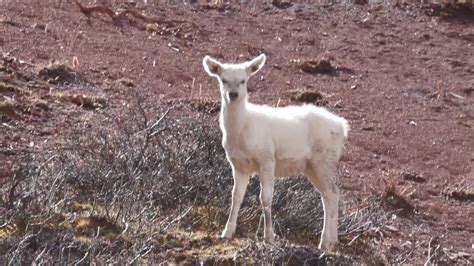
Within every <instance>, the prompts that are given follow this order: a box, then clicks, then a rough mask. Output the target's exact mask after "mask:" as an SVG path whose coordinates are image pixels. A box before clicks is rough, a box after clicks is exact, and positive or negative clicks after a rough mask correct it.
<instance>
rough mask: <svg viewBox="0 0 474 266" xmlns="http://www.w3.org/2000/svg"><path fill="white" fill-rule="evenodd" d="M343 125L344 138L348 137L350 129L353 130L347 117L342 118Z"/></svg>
mask: <svg viewBox="0 0 474 266" xmlns="http://www.w3.org/2000/svg"><path fill="white" fill-rule="evenodd" d="M341 125H342V130H343V133H344V138H345V139H347V135H348V134H349V130H351V127H350V126H349V122H347V120H346V119H344V118H341Z"/></svg>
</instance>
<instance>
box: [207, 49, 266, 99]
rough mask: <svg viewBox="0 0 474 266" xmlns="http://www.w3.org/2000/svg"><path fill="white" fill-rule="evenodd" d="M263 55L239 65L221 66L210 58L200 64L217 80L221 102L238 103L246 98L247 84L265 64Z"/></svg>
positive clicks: (221, 64)
mask: <svg viewBox="0 0 474 266" xmlns="http://www.w3.org/2000/svg"><path fill="white" fill-rule="evenodd" d="M265 60H266V57H265V55H264V54H261V55H259V56H258V57H256V58H254V59H252V60H250V61H248V62H245V63H241V64H223V63H221V62H219V61H217V60H216V59H213V58H211V57H210V56H206V57H204V60H203V61H202V64H203V66H204V69H205V70H206V72H207V73H208V74H209V75H210V76H212V77H216V78H217V80H219V87H220V90H221V96H222V100H223V101H225V102H226V103H234V102H240V101H241V100H243V99H245V98H246V97H247V82H248V80H249V77H250V76H252V75H254V74H256V73H257V72H258V71H259V70H260V69H261V68H262V67H263V65H264V64H265Z"/></svg>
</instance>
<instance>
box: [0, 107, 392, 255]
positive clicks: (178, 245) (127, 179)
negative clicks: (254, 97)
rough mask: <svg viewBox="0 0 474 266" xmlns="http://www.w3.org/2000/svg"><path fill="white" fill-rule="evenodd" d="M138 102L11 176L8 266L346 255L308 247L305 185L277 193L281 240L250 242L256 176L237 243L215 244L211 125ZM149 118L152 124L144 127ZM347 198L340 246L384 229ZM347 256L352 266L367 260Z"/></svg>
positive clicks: (216, 145)
mask: <svg viewBox="0 0 474 266" xmlns="http://www.w3.org/2000/svg"><path fill="white" fill-rule="evenodd" d="M141 102H143V101H142V100H138V101H137V103H136V104H135V108H133V109H132V110H130V112H129V113H128V114H124V115H117V114H116V115H108V116H107V117H105V118H104V119H105V120H104V121H106V122H105V123H104V124H106V125H107V126H106V127H105V126H104V127H99V128H98V129H97V130H92V131H90V130H89V129H87V130H86V129H85V130H81V131H78V132H76V134H73V135H70V136H69V137H68V140H67V143H68V144H67V145H65V146H63V147H61V148H59V149H58V150H56V151H55V152H53V153H50V154H49V155H45V156H46V158H44V159H40V158H37V159H36V160H35V161H34V162H33V161H32V162H31V164H29V165H26V166H24V167H22V168H20V169H17V170H16V172H15V175H14V176H16V178H14V179H13V180H11V181H9V182H7V184H5V185H4V186H3V187H2V195H3V196H2V199H1V202H2V206H1V208H2V212H3V213H5V214H6V215H5V216H4V217H3V218H2V221H1V223H2V224H3V226H2V228H1V229H0V236H1V238H2V250H3V251H4V252H6V253H3V254H2V256H5V258H6V260H7V261H9V262H11V263H13V262H18V263H20V262H21V263H31V262H33V261H36V262H50V263H53V262H60V261H61V262H69V263H78V262H89V263H90V262H94V261H102V262H112V261H115V260H117V259H119V258H120V260H121V261H122V260H124V259H125V261H129V262H132V261H136V262H138V261H141V262H145V261H149V260H152V261H155V262H157V261H160V260H164V258H165V257H167V258H168V259H171V260H173V261H174V262H176V263H184V262H192V263H197V262H199V261H204V262H206V263H208V264H212V263H233V262H248V263H251V262H254V263H256V262H259V263H260V262H269V263H272V262H273V263H281V262H283V261H291V262H292V263H295V264H299V263H302V262H303V261H306V260H310V261H314V262H325V261H326V262H328V261H347V260H348V259H349V258H347V257H339V256H335V257H334V256H322V257H321V254H319V253H317V251H316V250H315V248H314V247H315V245H316V244H317V242H318V241H319V232H320V229H321V225H322V206H321V202H320V200H319V199H318V197H319V195H318V193H317V192H316V191H315V190H314V188H313V187H312V185H311V184H310V183H309V182H307V181H306V180H305V179H303V178H298V179H296V180H294V179H283V180H282V181H280V182H278V183H277V185H276V191H277V193H276V195H278V196H277V197H276V198H275V201H274V206H275V207H274V208H275V230H277V234H278V235H280V236H282V237H283V239H288V240H283V239H282V240H279V241H277V244H276V245H275V246H265V245H263V244H259V243H258V242H257V243H255V242H254V241H255V240H254V239H255V238H256V237H257V239H260V238H261V234H262V232H261V230H259V231H258V232H254V229H255V228H257V227H258V224H259V223H260V220H261V218H260V208H259V203H258V200H257V198H258V193H259V189H258V184H257V182H258V180H256V179H252V181H251V182H252V183H253V184H251V185H250V186H249V191H248V194H249V196H248V197H247V198H246V200H245V202H244V206H243V210H242V214H241V219H242V225H243V226H242V228H241V229H239V232H238V234H239V238H238V239H236V240H235V241H231V242H230V243H224V242H221V240H219V239H218V238H217V235H218V232H219V231H220V230H221V229H222V227H223V225H224V223H225V215H226V213H227V207H228V206H229V201H230V197H229V195H230V190H231V188H232V179H231V173H230V169H228V167H227V164H226V163H225V162H224V159H225V156H224V154H223V150H222V148H221V145H220V133H219V131H218V129H217V128H216V127H214V126H209V125H208V124H207V123H206V120H207V119H208V118H206V117H208V116H209V115H208V114H207V113H208V112H207V111H206V110H205V109H204V110H202V112H200V113H198V114H196V113H195V112H186V108H187V106H188V105H189V103H186V102H184V104H181V105H180V104H178V101H175V102H173V103H171V102H170V103H168V104H164V105H162V107H161V108H153V109H150V108H146V107H144V106H142V104H141ZM192 108H194V107H192ZM151 110H153V111H151ZM183 113H187V115H183ZM151 114H156V117H155V118H153V119H150V118H149V117H150V115H151ZM178 114H179V116H178ZM178 118H179V120H178ZM192 184H197V185H192ZM288 188H290V189H288ZM209 195H212V196H211V197H210V196H209ZM343 202H344V206H345V207H344V208H343V210H342V215H341V216H342V218H341V232H342V233H341V234H343V236H342V239H343V241H344V242H346V243H347V242H350V239H351V238H353V237H354V236H355V235H357V234H363V232H365V231H366V230H370V229H371V228H375V227H378V226H381V225H382V224H383V223H384V219H385V218H384V217H385V216H384V215H380V214H379V217H378V218H376V219H375V220H371V223H368V224H367V223H365V222H366V221H367V220H368V219H369V216H371V217H375V216H373V215H374V214H375V212H374V211H375V210H376V206H375V205H374V206H367V207H368V208H369V209H370V210H371V211H369V209H367V210H366V211H362V212H361V211H359V210H357V208H358V206H357V205H358V204H352V203H351V202H350V201H343ZM354 208H356V209H354ZM354 215H356V216H354ZM362 223H365V224H362ZM290 231H291V232H296V233H295V234H288V232H290ZM239 239H240V240H239ZM290 241H291V242H290ZM365 241H367V243H369V242H370V240H369V239H366V240H365ZM311 247H313V248H311ZM342 248H343V250H344V247H342ZM315 252H316V253H315ZM31 254H34V255H33V256H32V255H31ZM353 256H354V257H351V258H350V259H349V260H353V259H356V260H357V261H361V262H362V261H364V260H363V259H362V260H361V259H360V258H358V257H357V256H356V254H355V253H354V254H353ZM159 258H161V259H159ZM35 259H36V260H35Z"/></svg>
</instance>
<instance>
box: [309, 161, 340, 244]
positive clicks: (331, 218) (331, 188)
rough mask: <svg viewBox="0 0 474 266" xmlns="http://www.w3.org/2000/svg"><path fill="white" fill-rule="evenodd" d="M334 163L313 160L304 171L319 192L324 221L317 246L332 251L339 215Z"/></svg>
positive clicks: (335, 240)
mask: <svg viewBox="0 0 474 266" xmlns="http://www.w3.org/2000/svg"><path fill="white" fill-rule="evenodd" d="M334 168H335V167H334V164H332V163H327V162H322V161H313V162H311V164H310V167H308V169H307V170H306V171H305V174H306V175H307V176H308V179H309V181H310V182H311V183H312V184H313V186H314V187H315V188H316V189H317V190H318V191H319V193H320V194H321V198H322V202H323V208H324V223H323V230H322V234H321V241H320V243H319V248H320V249H323V250H327V251H334V250H335V249H336V247H337V242H338V239H337V220H338V215H339V189H338V187H337V186H336V184H335V182H334V179H335V178H334Z"/></svg>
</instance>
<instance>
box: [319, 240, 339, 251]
mask: <svg viewBox="0 0 474 266" xmlns="http://www.w3.org/2000/svg"><path fill="white" fill-rule="evenodd" d="M319 249H321V250H324V251H327V252H336V251H337V242H324V243H320V244H319Z"/></svg>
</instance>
